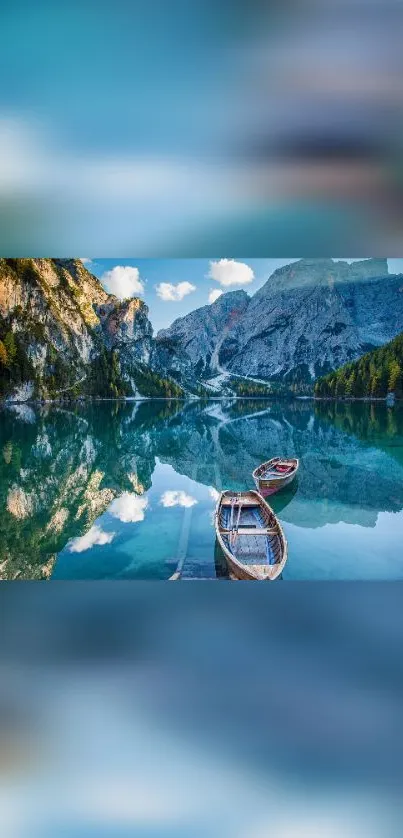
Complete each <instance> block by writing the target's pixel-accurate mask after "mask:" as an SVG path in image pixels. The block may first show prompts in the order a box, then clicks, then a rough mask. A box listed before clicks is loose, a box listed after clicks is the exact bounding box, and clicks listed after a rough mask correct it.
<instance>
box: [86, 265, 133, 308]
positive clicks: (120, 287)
mask: <svg viewBox="0 0 403 838" xmlns="http://www.w3.org/2000/svg"><path fill="white" fill-rule="evenodd" d="M81 261H82V260H81ZM101 282H102V284H103V286H104V288H105V289H106V291H107V292H108V294H114V295H115V297H119V299H120V300H125V299H127V297H133V296H134V295H135V294H143V293H144V285H143V283H142V281H141V279H140V272H139V269H138V268H134V267H132V265H116V266H115V267H114V268H112V270H110V271H105V273H104V274H102V276H101Z"/></svg>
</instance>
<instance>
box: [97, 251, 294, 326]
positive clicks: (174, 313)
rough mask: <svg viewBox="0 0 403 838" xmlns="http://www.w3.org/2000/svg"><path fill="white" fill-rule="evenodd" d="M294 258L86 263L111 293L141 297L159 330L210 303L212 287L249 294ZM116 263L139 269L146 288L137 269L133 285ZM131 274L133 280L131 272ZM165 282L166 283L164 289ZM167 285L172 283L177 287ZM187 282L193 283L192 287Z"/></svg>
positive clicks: (145, 260)
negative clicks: (229, 283)
mask: <svg viewBox="0 0 403 838" xmlns="http://www.w3.org/2000/svg"><path fill="white" fill-rule="evenodd" d="M291 261H292V260H291V259H237V260H236V262H234V260H220V259H94V260H92V261H91V263H87V265H86V267H87V268H88V269H89V270H90V271H91V272H92V273H94V274H95V275H96V276H97V277H99V278H100V279H101V280H102V281H103V283H104V284H105V287H106V288H107V290H108V291H110V292H111V293H117V292H118V291H119V289H120V288H121V289H122V292H123V293H122V296H140V297H142V299H143V300H144V301H145V302H146V303H147V305H148V307H149V310H150V319H151V322H152V324H153V328H154V331H158V330H159V329H162V328H165V327H166V326H169V325H170V324H171V323H172V322H173V320H176V318H177V317H183V315H185V314H188V312H189V311H193V310H194V309H195V308H199V307H200V306H204V305H207V304H208V302H209V295H210V293H211V292H212V291H216V292H218V291H223V292H225V291H235V290H237V289H239V288H243V289H244V290H245V291H247V292H248V294H253V293H254V292H255V291H257V289H258V288H260V287H261V286H262V285H263V284H264V283H265V282H266V280H267V279H268V277H269V276H270V274H271V273H273V271H274V270H276V268H278V267H280V265H285V264H286V263H287V262H291ZM212 263H213V264H215V265H218V266H219V268H218V273H217V275H218V276H220V278H221V282H219V281H218V280H217V279H212V278H210V277H209V273H210V270H211V264H212ZM223 263H226V264H223ZM117 266H121V267H123V268H135V269H137V271H138V281H139V282H140V283H141V285H142V286H143V288H144V291H139V290H138V287H137V286H136V275H135V274H134V273H133V274H132V275H131V276H132V280H131V281H132V286H130V284H128V285H126V284H125V281H126V279H125V273H124V272H117V271H116V268H117ZM220 266H221V272H220ZM238 266H242V267H238ZM248 269H249V271H248ZM213 270H214V268H213ZM108 272H109V274H108ZM111 272H114V273H111ZM126 274H128V272H126ZM128 276H129V283H130V275H128ZM105 277H106V278H105ZM242 279H244V281H243V282H241V280H242ZM238 280H239V284H238ZM225 281H228V282H232V283H234V284H231V285H223V284H222V282H225ZM235 282H236V283H237V284H235ZM184 283H185V284H186V286H184ZM162 284H164V287H163V288H162V290H161V285H162ZM166 286H173V288H174V291H172V290H171V289H170V288H167V287H166ZM188 286H191V288H192V290H190V288H189V287H188ZM131 287H132V288H133V294H132V295H130V293H127V292H128V291H129V292H130V290H131ZM178 287H179V291H178V290H177V289H178ZM183 292H184V296H183V297H182V299H167V297H169V296H174V297H175V296H177V297H181V296H182V294H183ZM161 295H162V296H161ZM164 297H165V299H164Z"/></svg>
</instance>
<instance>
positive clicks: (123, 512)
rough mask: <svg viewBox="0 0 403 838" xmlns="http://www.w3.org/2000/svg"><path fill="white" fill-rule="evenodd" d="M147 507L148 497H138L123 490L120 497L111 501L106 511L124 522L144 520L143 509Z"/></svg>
mask: <svg viewBox="0 0 403 838" xmlns="http://www.w3.org/2000/svg"><path fill="white" fill-rule="evenodd" d="M147 507H148V498H147V497H139V496H138V495H136V494H134V493H131V492H123V494H122V495H120V497H118V498H116V499H115V500H114V501H112V503H111V505H110V507H109V509H108V512H109V513H110V515H113V517H114V518H118V519H119V521H122V523H124V524H129V523H136V522H137V521H144V515H145V510H146V509H147Z"/></svg>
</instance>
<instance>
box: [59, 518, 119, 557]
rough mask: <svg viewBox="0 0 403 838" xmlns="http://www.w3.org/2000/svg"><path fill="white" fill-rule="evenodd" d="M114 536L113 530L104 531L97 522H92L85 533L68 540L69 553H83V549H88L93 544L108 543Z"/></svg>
mask: <svg viewBox="0 0 403 838" xmlns="http://www.w3.org/2000/svg"><path fill="white" fill-rule="evenodd" d="M114 537H115V533H114V532H104V531H103V530H102V529H101V527H99V526H98V524H94V526H92V527H91V529H90V530H88V532H86V533H85V535H81V536H80V537H79V538H73V539H72V540H71V541H70V546H69V551H70V553H83V552H84V550H89V549H90V548H91V547H94V545H95V544H98V545H99V546H102V545H103V544H110V543H111V541H113V539H114Z"/></svg>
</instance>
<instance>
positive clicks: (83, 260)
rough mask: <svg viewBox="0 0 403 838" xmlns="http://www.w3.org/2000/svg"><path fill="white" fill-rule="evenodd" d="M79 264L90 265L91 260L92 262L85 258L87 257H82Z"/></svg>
mask: <svg viewBox="0 0 403 838" xmlns="http://www.w3.org/2000/svg"><path fill="white" fill-rule="evenodd" d="M80 262H82V263H83V265H92V262H93V260H92V259H88V257H87V256H84V257H82V258H81V259H80Z"/></svg>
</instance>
